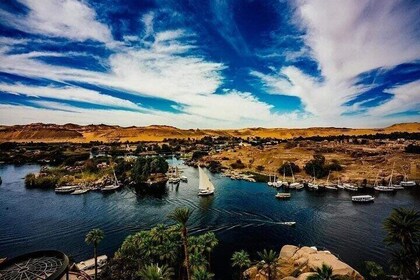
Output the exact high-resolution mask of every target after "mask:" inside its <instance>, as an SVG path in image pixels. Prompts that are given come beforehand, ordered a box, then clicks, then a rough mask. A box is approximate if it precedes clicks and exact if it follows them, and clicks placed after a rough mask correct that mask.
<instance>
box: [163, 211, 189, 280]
mask: <svg viewBox="0 0 420 280" xmlns="http://www.w3.org/2000/svg"><path fill="white" fill-rule="evenodd" d="M191 214H192V211H191V210H190V209H189V208H186V207H178V208H176V209H175V210H174V212H172V213H171V214H170V215H169V218H170V219H172V220H174V221H176V222H177V223H179V224H180V225H181V236H182V243H183V246H184V256H185V267H186V270H187V279H188V280H191V271H190V259H189V253H188V230H187V223H188V220H189V219H190V217H191Z"/></svg>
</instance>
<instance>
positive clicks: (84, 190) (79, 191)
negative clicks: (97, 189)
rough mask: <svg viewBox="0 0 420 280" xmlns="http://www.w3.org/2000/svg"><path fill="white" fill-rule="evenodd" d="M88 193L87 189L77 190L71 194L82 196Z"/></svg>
mask: <svg viewBox="0 0 420 280" xmlns="http://www.w3.org/2000/svg"><path fill="white" fill-rule="evenodd" d="M88 191H89V189H78V190H75V191H73V192H72V193H71V194H74V195H77V194H84V193H87V192H88Z"/></svg>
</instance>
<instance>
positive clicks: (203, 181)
mask: <svg viewBox="0 0 420 280" xmlns="http://www.w3.org/2000/svg"><path fill="white" fill-rule="evenodd" d="M198 176H199V183H198V190H199V192H198V195H199V196H208V195H212V194H214V185H213V183H212V182H211V181H210V178H209V177H208V176H207V174H206V173H205V172H204V170H203V169H202V168H201V167H200V166H199V167H198Z"/></svg>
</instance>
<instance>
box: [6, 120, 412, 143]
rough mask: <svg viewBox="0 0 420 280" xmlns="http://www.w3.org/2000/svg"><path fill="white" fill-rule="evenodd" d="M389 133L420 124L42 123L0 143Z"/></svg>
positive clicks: (17, 129)
mask: <svg viewBox="0 0 420 280" xmlns="http://www.w3.org/2000/svg"><path fill="white" fill-rule="evenodd" d="M392 132H420V123H402V124H394V125H392V126H389V127H386V128H377V129H366V128H362V129H354V128H335V127H312V128H292V129H290V128H261V127H259V128H243V129H225V130H223V129H220V130H219V129H180V128H176V127H173V126H165V125H151V126H145V127H135V126H131V127H121V126H113V125H105V124H100V125H86V126H81V125H77V124H65V125H56V124H42V123H34V124H28V125H14V126H0V142H6V141H16V142H30V141H33V142H89V141H103V142H113V141H162V140H163V139H165V138H202V137H204V136H235V137H242V138H247V137H256V136H259V137H273V138H279V139H290V138H294V137H299V136H302V137H309V136H316V135H319V136H330V135H341V134H344V135H363V134H376V133H392Z"/></svg>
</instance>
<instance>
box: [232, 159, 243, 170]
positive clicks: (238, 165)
mask: <svg viewBox="0 0 420 280" xmlns="http://www.w3.org/2000/svg"><path fill="white" fill-rule="evenodd" d="M230 166H231V167H232V168H233V169H243V168H245V164H243V163H242V161H241V160H240V159H238V160H236V161H235V162H234V163H232V164H231V165H230Z"/></svg>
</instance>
